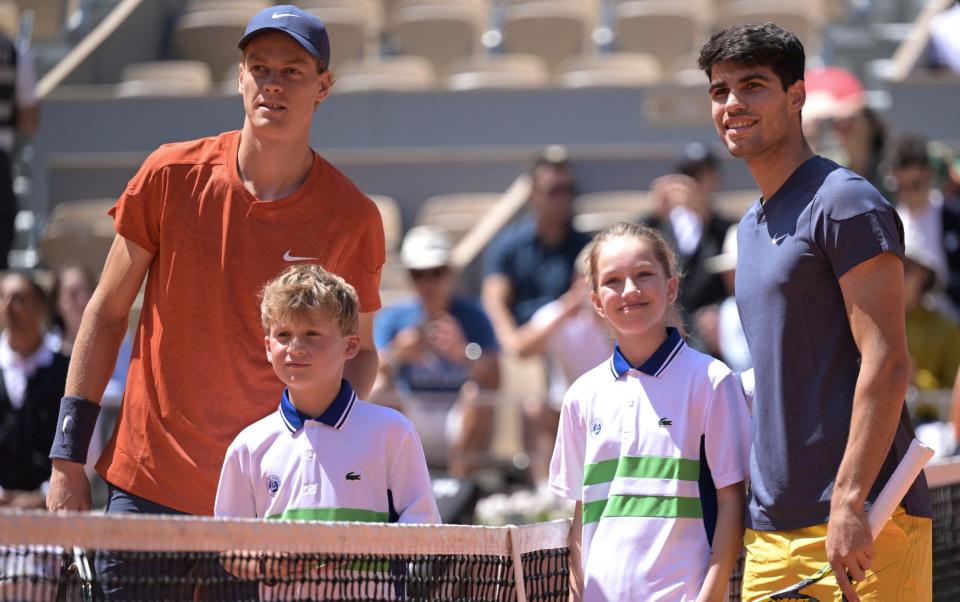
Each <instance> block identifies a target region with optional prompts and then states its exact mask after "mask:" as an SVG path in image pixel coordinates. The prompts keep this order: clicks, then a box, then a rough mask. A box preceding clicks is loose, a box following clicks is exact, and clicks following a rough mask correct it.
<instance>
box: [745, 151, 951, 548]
mask: <svg viewBox="0 0 960 602" xmlns="http://www.w3.org/2000/svg"><path fill="white" fill-rule="evenodd" d="M737 243H738V254H737V272H736V298H737V306H738V309H739V312H740V319H741V322H742V323H743V329H744V333H745V334H746V337H747V345H748V346H749V348H750V355H751V357H753V361H754V368H755V374H756V389H755V392H754V402H753V445H752V447H751V453H750V500H749V508H748V517H747V525H748V526H749V527H751V528H754V529H758V530H764V531H766V530H786V529H796V528H801V527H808V526H812V525H816V524H821V523H824V522H826V521H827V519H828V517H829V513H830V496H831V494H832V492H833V485H834V481H835V479H836V475H837V470H838V469H839V466H840V460H841V458H842V457H843V452H844V449H845V447H846V444H847V436H848V433H849V430H850V420H851V414H852V409H853V394H854V388H855V386H856V382H857V377H858V375H859V372H860V353H859V350H858V349H857V346H856V344H855V342H854V339H853V334H852V332H851V329H850V323H849V321H848V319H847V313H846V309H845V305H844V299H843V294H842V292H841V289H840V283H839V278H840V277H841V276H843V275H844V274H845V273H846V272H847V271H849V270H850V269H851V268H853V267H855V266H857V265H859V264H861V263H863V262H865V261H867V260H869V259H871V258H873V257H876V256H877V255H880V254H881V253H894V254H895V255H897V256H898V257H900V258H903V226H902V224H901V223H900V219H899V218H898V217H897V213H896V211H895V210H894V208H893V207H892V206H891V205H890V204H889V203H887V201H886V200H885V199H884V198H883V197H882V196H881V195H880V193H879V192H877V190H876V189H875V188H874V187H873V186H872V185H870V184H869V183H868V182H867V181H866V180H864V179H863V178H862V177H860V176H858V175H857V174H855V173H853V172H852V171H850V170H848V169H845V168H843V167H840V166H839V165H837V164H836V163H834V162H832V161H828V160H827V159H824V158H822V157H813V158H811V159H809V160H808V161H806V162H805V163H803V165H801V166H800V167H799V168H797V170H796V171H795V172H794V173H793V174H792V175H791V176H790V177H789V178H788V179H787V181H786V182H785V183H784V184H783V186H781V187H780V190H778V191H777V192H776V194H774V195H773V196H772V197H770V198H769V199H767V201H766V202H764V203H761V202H760V201H758V202H756V203H754V204H753V205H752V206H751V207H750V208H749V209H748V210H747V212H746V215H744V217H743V219H742V220H741V221H740V226H739V228H738V230H737ZM912 439H913V429H912V428H911V426H910V419H909V414H908V413H907V410H906V407H905V406H904V407H903V408H902V410H901V417H900V424H899V425H898V427H897V433H896V437H895V439H894V444H893V446H892V448H891V449H890V450H877V453H880V454H884V455H885V456H886V460H885V461H884V464H883V466H882V468H881V470H880V474H879V475H878V477H877V481H876V484H875V485H874V487H873V489H872V491H871V493H870V495H869V496H868V498H867V499H868V501H872V500H874V499H875V498H876V496H877V494H878V493H879V491H880V489H881V488H882V486H883V485H884V484H885V483H886V481H887V479H888V478H889V476H890V474H891V473H892V472H893V470H894V468H895V467H896V465H897V463H898V462H899V460H900V458H902V457H903V455H904V454H905V453H906V450H907V447H908V446H909V444H910V441H911V440H912ZM904 506H905V507H906V510H907V512H908V513H909V514H911V515H914V516H926V517H929V516H931V515H932V510H931V506H930V499H929V494H928V492H927V487H926V481H925V480H924V478H923V476H922V475H921V476H920V478H919V479H918V480H917V482H915V483H914V485H913V486H912V487H911V489H910V491H909V492H908V493H907V496H906V498H905V500H904Z"/></svg>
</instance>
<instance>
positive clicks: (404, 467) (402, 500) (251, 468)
mask: <svg viewBox="0 0 960 602" xmlns="http://www.w3.org/2000/svg"><path fill="white" fill-rule="evenodd" d="M391 503H392V506H391ZM214 514H215V515H216V516H226V517H245V518H268V519H295V520H329V521H334V520H336V521H362V522H402V523H439V522H440V513H439V512H438V511H437V503H436V500H435V499H434V497H433V491H432V488H431V484H430V475H429V474H428V473H427V465H426V461H425V460H424V457H423V448H422V447H421V445H420V437H419V436H418V435H417V432H416V430H415V429H414V426H413V424H412V423H411V422H410V420H408V419H407V418H406V417H405V416H403V415H402V414H400V413H399V412H397V411H395V410H392V409H390V408H386V407H383V406H379V405H375V404H371V403H368V402H366V401H362V400H360V399H357V395H356V393H354V391H353V388H352V387H351V386H350V383H348V382H347V381H346V380H344V381H343V384H342V386H341V388H340V392H339V394H338V395H337V397H336V399H335V400H334V401H333V403H332V404H331V405H330V407H329V408H327V410H326V411H325V412H324V413H323V414H322V415H320V416H318V417H316V418H311V417H309V416H307V415H305V414H303V413H302V412H300V411H298V410H297V409H296V408H295V407H294V406H293V404H292V403H291V402H290V399H289V397H288V396H287V392H286V390H284V392H283V396H282V397H281V400H280V407H279V408H278V409H277V411H276V412H273V413H272V414H270V415H269V416H267V417H266V418H263V419H261V420H258V421H257V422H255V423H253V424H251V425H250V426H248V427H247V428H245V429H244V430H242V431H241V432H240V434H239V435H237V437H236V439H234V441H233V443H231V444H230V447H229V448H228V449H227V454H226V457H225V458H224V462H223V468H222V470H221V472H220V484H219V486H218V487H217V498H216V502H215V503H214Z"/></svg>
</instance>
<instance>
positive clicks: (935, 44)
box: [922, 1, 960, 75]
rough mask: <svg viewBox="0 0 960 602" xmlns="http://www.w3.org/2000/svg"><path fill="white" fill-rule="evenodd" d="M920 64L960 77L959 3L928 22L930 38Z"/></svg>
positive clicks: (955, 3)
mask: <svg viewBox="0 0 960 602" xmlns="http://www.w3.org/2000/svg"><path fill="white" fill-rule="evenodd" d="M922 64H923V65H924V66H925V67H927V68H929V69H947V70H950V71H952V72H954V73H956V74H958V75H960V1H958V2H954V3H953V6H951V7H950V8H948V9H947V10H945V11H943V12H942V13H940V14H938V15H936V16H935V17H934V18H933V19H932V20H931V21H930V37H929V39H928V41H927V48H926V53H925V56H924V58H923V60H922Z"/></svg>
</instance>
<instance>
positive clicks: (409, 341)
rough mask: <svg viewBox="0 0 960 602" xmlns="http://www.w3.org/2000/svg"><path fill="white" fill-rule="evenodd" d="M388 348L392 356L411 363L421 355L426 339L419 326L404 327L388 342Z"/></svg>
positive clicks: (424, 349) (424, 348)
mask: <svg viewBox="0 0 960 602" xmlns="http://www.w3.org/2000/svg"><path fill="white" fill-rule="evenodd" d="M390 350H391V352H392V353H393V354H394V356H395V357H396V358H397V359H399V360H401V361H402V362H404V363H407V364H409V363H412V362H416V361H418V360H419V359H420V358H421V357H423V353H424V351H426V341H425V340H424V337H423V333H422V332H421V330H420V329H419V328H416V327H411V328H404V329H403V330H401V331H399V332H398V333H397V335H396V336H395V337H393V341H392V342H391V343H390Z"/></svg>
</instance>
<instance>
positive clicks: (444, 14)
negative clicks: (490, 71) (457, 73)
mask: <svg viewBox="0 0 960 602" xmlns="http://www.w3.org/2000/svg"><path fill="white" fill-rule="evenodd" d="M486 20H487V5H486V2H485V1H483V0H432V1H428V0H419V1H417V0H408V1H407V2H400V3H398V4H397V6H396V7H395V8H393V9H392V12H391V14H390V16H389V18H388V21H387V25H386V27H385V29H384V34H385V37H386V39H387V43H388V44H389V45H390V49H391V50H392V51H393V52H394V53H395V54H399V55H412V56H422V57H424V58H427V59H429V60H430V61H431V62H432V63H433V65H434V68H435V70H436V72H437V73H439V74H445V73H446V72H447V71H448V69H449V68H450V67H451V66H452V65H453V64H454V63H456V62H457V61H458V60H461V59H464V58H466V57H468V56H471V55H472V54H474V53H475V52H476V51H477V50H478V49H479V48H480V33H481V32H482V31H483V29H484V27H485V26H486Z"/></svg>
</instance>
